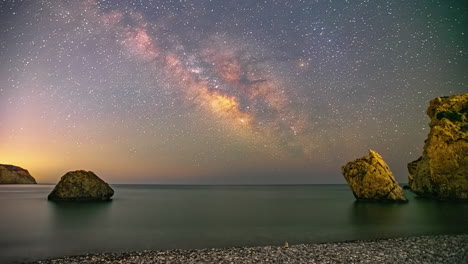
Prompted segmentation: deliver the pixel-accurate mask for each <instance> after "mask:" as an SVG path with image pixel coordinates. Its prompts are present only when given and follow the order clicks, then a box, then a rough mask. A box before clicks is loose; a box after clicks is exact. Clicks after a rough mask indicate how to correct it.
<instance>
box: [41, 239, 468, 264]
mask: <svg viewBox="0 0 468 264" xmlns="http://www.w3.org/2000/svg"><path fill="white" fill-rule="evenodd" d="M35 263H450V264H457V263H460V264H462V263H468V235H444V236H423V237H410V238H396V239H384V240H375V241H352V242H340V243H325V244H309V245H291V246H289V247H288V248H286V247H277V246H267V247H244V248H224V249H215V248H213V249H197V250H165V251H141V252H128V253H106V254H94V255H83V256H73V257H64V258H59V259H52V260H43V261H37V262H35Z"/></svg>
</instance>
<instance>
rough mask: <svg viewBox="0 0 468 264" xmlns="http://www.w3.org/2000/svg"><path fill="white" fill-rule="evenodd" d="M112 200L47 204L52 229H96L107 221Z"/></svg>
mask: <svg viewBox="0 0 468 264" xmlns="http://www.w3.org/2000/svg"><path fill="white" fill-rule="evenodd" d="M111 207H112V200H110V201H105V202H86V203H79V202H66V203H64V202H48V208H49V211H50V217H51V221H50V223H51V225H52V229H57V228H59V229H68V228H70V229H72V228H76V227H82V226H87V227H90V228H93V227H95V228H98V227H100V226H105V224H106V222H107V221H108V220H109V213H110V210H111Z"/></svg>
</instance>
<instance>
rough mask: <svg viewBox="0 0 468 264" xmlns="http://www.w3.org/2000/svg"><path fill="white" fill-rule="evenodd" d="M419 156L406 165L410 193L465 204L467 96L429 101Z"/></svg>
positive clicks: (467, 184)
mask: <svg viewBox="0 0 468 264" xmlns="http://www.w3.org/2000/svg"><path fill="white" fill-rule="evenodd" d="M426 113H427V115H428V116H429V117H430V118H431V122H430V123H429V127H430V128H431V130H430V132H429V135H428V137H427V140H426V141H425V144H424V150H423V153H422V156H421V157H420V158H419V159H417V160H415V161H413V162H411V163H409V164H408V172H409V176H408V180H409V186H410V188H411V190H412V191H413V192H414V193H416V194H418V195H419V196H423V197H429V198H435V199H439V200H461V201H468V155H467V154H468V94H462V95H454V96H450V97H438V98H436V99H433V100H432V101H431V102H430V104H429V108H428V109H427V111H426Z"/></svg>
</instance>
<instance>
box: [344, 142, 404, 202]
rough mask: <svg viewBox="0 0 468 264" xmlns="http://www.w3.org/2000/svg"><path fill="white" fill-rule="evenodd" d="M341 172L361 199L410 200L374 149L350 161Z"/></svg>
mask: <svg viewBox="0 0 468 264" xmlns="http://www.w3.org/2000/svg"><path fill="white" fill-rule="evenodd" d="M341 172H342V173H343V176H344V177H345V179H346V182H347V183H348V184H349V186H350V187H351V190H352V191H353V194H354V197H356V199H357V200H359V201H393V202H407V201H408V199H406V197H405V195H404V194H403V190H402V188H401V186H400V185H399V184H398V182H397V181H396V180H395V177H393V174H392V172H391V171H390V169H389V168H388V165H387V163H386V162H385V161H384V160H383V158H382V156H380V155H379V154H378V153H377V152H375V151H373V150H369V155H368V156H364V157H362V158H360V159H357V160H355V161H351V162H348V164H346V165H345V166H343V167H342V168H341Z"/></svg>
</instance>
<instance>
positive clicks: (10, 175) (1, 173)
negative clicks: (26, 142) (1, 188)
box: [0, 164, 36, 184]
mask: <svg viewBox="0 0 468 264" xmlns="http://www.w3.org/2000/svg"><path fill="white" fill-rule="evenodd" d="M0 184H36V180H35V179H34V177H33V176H31V174H29V172H28V170H25V169H23V168H21V167H17V166H13V165H4V164H0Z"/></svg>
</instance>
